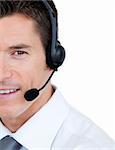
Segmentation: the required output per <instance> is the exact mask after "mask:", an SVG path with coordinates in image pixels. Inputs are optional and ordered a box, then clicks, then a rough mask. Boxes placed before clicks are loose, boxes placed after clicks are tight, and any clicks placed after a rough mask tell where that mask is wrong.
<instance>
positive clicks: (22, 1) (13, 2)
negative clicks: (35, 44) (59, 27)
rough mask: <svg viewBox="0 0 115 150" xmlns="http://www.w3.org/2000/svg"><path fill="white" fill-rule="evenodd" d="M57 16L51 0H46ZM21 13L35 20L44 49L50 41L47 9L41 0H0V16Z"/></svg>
mask: <svg viewBox="0 0 115 150" xmlns="http://www.w3.org/2000/svg"><path fill="white" fill-rule="evenodd" d="M47 2H48V3H49V4H50V6H51V8H52V9H53V11H54V14H55V16H56V18H57V10H56V8H55V5H54V2H53V1H52V0H47ZM14 13H18V14H22V15H24V16H26V17H29V18H31V19H32V20H34V22H35V27H36V29H37V31H38V33H39V34H40V37H41V41H42V43H43V46H44V48H45V49H47V46H48V44H49V42H50V41H51V25H50V18H49V17H50V16H49V14H48V10H47V9H46V7H45V6H44V4H43V2H42V1H41V0H2V1H1V0H0V18H2V17H5V16H9V15H13V14H14Z"/></svg>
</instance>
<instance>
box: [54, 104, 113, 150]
mask: <svg viewBox="0 0 115 150" xmlns="http://www.w3.org/2000/svg"><path fill="white" fill-rule="evenodd" d="M56 141H57V144H58V145H60V143H61V145H60V146H64V145H65V146H67V147H82V146H83V147H84V146H85V148H88V147H90V148H91V147H92V148H94V147H95V148H99V147H100V148H104V147H106V148H107V147H109V148H110V147H113V141H112V139H111V138H109V137H108V135H106V133H105V132H104V131H103V130H102V129H100V128H99V127H98V126H97V125H95V124H94V123H93V122H92V121H91V120H90V119H89V118H87V117H86V116H85V115H83V114H81V113H80V112H78V111H77V110H75V109H74V108H72V107H70V109H69V113H68V115H67V117H66V119H65V120H64V122H63V124H62V126H61V128H60V130H59V131H58V133H57V135H56V138H55V142H56ZM60 141H61V142H60ZM62 141H63V142H62Z"/></svg>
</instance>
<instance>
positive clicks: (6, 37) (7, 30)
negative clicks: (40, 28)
mask: <svg viewBox="0 0 115 150" xmlns="http://www.w3.org/2000/svg"><path fill="white" fill-rule="evenodd" d="M35 36H37V37H38V38H40V37H39V34H38V33H37V32H36V30H35V24H34V21H33V20H32V19H30V18H27V17H25V16H23V15H20V14H14V15H11V16H7V17H3V18H0V41H2V42H8V41H10V42H11V41H12V42H15V41H19V40H23V41H28V40H32V39H33V38H34V37H35ZM0 44H1V42H0Z"/></svg>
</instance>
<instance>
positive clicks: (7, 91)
mask: <svg viewBox="0 0 115 150" xmlns="http://www.w3.org/2000/svg"><path fill="white" fill-rule="evenodd" d="M19 90H20V89H0V96H4V95H9V94H14V93H16V92H17V91H19Z"/></svg>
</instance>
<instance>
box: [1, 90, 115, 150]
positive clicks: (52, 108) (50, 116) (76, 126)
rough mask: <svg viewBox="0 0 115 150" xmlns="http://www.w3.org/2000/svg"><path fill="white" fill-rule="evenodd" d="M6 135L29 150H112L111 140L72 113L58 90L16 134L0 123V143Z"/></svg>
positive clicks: (79, 116)
mask: <svg viewBox="0 0 115 150" xmlns="http://www.w3.org/2000/svg"><path fill="white" fill-rule="evenodd" d="M6 135H11V136H12V137H14V138H15V139H16V140H17V141H18V142H19V143H21V144H22V145H23V146H25V147H26V148H28V149H29V150H74V149H75V150H115V145H114V142H113V140H112V139H111V138H109V137H108V136H107V135H106V134H105V133H104V132H103V131H102V130H101V129H100V128H99V127H97V126H96V125H95V124H94V123H93V122H92V121H91V120H89V119H88V118H87V117H85V116H84V115H82V114H80V113H79V112H77V111H76V110H74V109H73V108H72V107H71V106H70V105H69V104H68V103H67V102H66V101H65V100H64V98H63V96H62V95H61V93H60V92H59V91H58V90H56V91H55V92H54V94H53V96H52V97H51V99H50V100H49V101H48V103H47V104H45V105H44V106H43V107H42V108H41V109H40V110H39V111H38V112H37V113H36V114H35V115H34V116H32V117H31V118H30V119H29V120H28V121H27V122H26V123H25V124H24V125H23V126H22V127H21V128H20V129H18V130H17V132H15V133H11V132H10V131H9V130H8V129H7V128H6V127H5V126H4V125H3V124H2V122H0V139H1V138H3V137H4V136H6Z"/></svg>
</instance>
